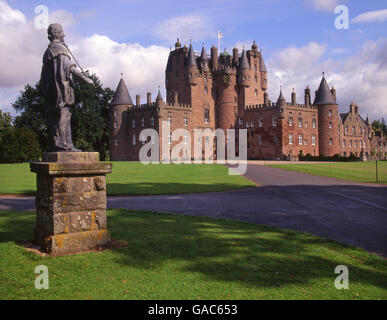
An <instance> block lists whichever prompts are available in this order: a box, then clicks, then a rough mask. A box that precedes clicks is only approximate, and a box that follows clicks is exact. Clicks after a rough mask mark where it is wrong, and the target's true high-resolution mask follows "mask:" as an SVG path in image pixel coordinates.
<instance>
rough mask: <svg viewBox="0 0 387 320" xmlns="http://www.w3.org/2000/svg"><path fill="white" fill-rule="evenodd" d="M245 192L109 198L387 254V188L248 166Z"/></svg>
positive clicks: (12, 203) (9, 205)
mask: <svg viewBox="0 0 387 320" xmlns="http://www.w3.org/2000/svg"><path fill="white" fill-rule="evenodd" d="M246 177H247V178H249V179H250V180H253V181H254V182H256V183H257V184H258V186H257V187H252V188H248V189H244V190H237V191H225V192H213V193H205V194H203V193H202V194H200V193H198V194H183V195H167V196H147V197H141V196H140V197H138V196H136V197H109V198H108V207H109V208H125V209H133V210H151V211H161V212H172V213H178V214H187V215H196V216H208V217H216V218H227V219H235V220H242V221H246V222H251V223H259V224H264V225H270V226H275V227H281V228H288V229H293V230H300V231H305V232H309V233H311V234H314V235H317V236H322V237H326V238H330V239H333V240H336V241H339V242H343V243H346V244H349V245H354V246H358V247H362V248H364V249H366V250H368V251H371V252H375V253H378V254H380V255H383V256H385V257H387V186H381V185H374V184H363V183H355V182H348V181H344V180H338V179H332V178H326V177H319V176H313V175H309V174H304V173H298V172H292V171H285V170H282V169H277V168H271V167H266V166H262V165H249V166H248V170H247V173H246ZM33 208H34V200H33V199H32V198H17V199H6V198H0V210H1V209H10V210H25V209H33Z"/></svg>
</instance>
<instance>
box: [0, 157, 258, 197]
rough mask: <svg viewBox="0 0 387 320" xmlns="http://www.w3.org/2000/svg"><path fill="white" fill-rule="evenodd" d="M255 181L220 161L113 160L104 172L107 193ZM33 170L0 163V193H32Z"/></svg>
mask: <svg viewBox="0 0 387 320" xmlns="http://www.w3.org/2000/svg"><path fill="white" fill-rule="evenodd" d="M254 185H255V184H254V183H252V182H251V181H249V180H247V179H246V178H244V177H243V176H235V175H234V176H231V175H228V168H226V167H225V166H223V165H216V164H213V165H205V164H202V165H194V164H192V165H189V164H181V165H174V164H170V165H165V164H158V165H146V166H145V165H142V164H141V163H138V162H113V173H111V174H109V175H107V193H108V195H151V194H174V193H189V192H209V191H221V190H233V189H241V188H245V187H248V186H254ZM35 190H36V186H35V174H34V173H31V172H30V169H29V164H28V163H22V164H0V194H33V193H34V191H35Z"/></svg>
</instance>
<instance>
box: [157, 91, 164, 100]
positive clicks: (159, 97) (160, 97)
mask: <svg viewBox="0 0 387 320" xmlns="http://www.w3.org/2000/svg"><path fill="white" fill-rule="evenodd" d="M157 100H163V97H162V96H161V92H160V89H159V93H158V94H157V98H156V101H157Z"/></svg>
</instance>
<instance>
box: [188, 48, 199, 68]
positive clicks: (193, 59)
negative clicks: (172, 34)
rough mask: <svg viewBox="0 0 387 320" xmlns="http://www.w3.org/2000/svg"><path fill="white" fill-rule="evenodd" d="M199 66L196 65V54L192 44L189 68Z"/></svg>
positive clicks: (189, 53)
mask: <svg viewBox="0 0 387 320" xmlns="http://www.w3.org/2000/svg"><path fill="white" fill-rule="evenodd" d="M197 66H198V64H197V63H196V59H195V53H194V50H193V48H192V43H191V44H190V45H189V51H188V60H187V67H197Z"/></svg>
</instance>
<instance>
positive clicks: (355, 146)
mask: <svg viewBox="0 0 387 320" xmlns="http://www.w3.org/2000/svg"><path fill="white" fill-rule="evenodd" d="M355 148H357V140H355Z"/></svg>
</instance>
